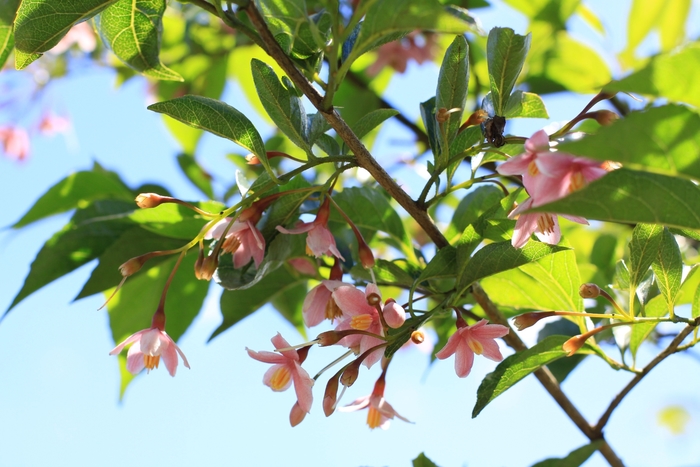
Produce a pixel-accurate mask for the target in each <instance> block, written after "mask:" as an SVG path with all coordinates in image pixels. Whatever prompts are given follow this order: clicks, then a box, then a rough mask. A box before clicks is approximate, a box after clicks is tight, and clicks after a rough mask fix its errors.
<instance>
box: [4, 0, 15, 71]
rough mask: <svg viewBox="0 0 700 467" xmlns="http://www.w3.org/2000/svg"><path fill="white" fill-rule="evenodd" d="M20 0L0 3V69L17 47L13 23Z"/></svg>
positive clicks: (8, 0) (7, 0)
mask: <svg viewBox="0 0 700 467" xmlns="http://www.w3.org/2000/svg"><path fill="white" fill-rule="evenodd" d="M19 2H20V0H6V1H4V2H2V3H1V4H0V69H1V68H2V67H3V65H4V64H5V61H7V57H9V56H10V52H12V49H13V48H14V47H15V34H14V32H13V30H12V24H13V23H14V21H15V14H16V13H17V8H18V7H19Z"/></svg>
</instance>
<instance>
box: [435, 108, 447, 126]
mask: <svg viewBox="0 0 700 467" xmlns="http://www.w3.org/2000/svg"><path fill="white" fill-rule="evenodd" d="M449 118H450V111H449V110H447V109H446V108H444V107H443V108H441V109H438V111H437V112H436V113H435V120H437V122H438V123H445V122H446V121H447V120H449Z"/></svg>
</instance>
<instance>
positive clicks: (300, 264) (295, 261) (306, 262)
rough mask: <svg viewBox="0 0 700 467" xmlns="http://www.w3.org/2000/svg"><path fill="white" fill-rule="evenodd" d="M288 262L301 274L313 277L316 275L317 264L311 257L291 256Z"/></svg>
mask: <svg viewBox="0 0 700 467" xmlns="http://www.w3.org/2000/svg"><path fill="white" fill-rule="evenodd" d="M287 262H288V263H289V264H290V266H292V267H293V268H294V269H295V270H296V271H297V272H299V273H300V274H303V275H305V276H312V277H314V276H316V273H317V271H316V265H315V264H314V263H313V261H312V260H311V258H291V259H288V260H287Z"/></svg>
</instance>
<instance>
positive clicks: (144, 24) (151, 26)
mask: <svg viewBox="0 0 700 467" xmlns="http://www.w3.org/2000/svg"><path fill="white" fill-rule="evenodd" d="M165 6H166V5H165V0H118V1H117V2H116V3H114V4H112V5H110V6H109V7H107V8H105V9H104V11H102V13H100V16H99V17H98V21H97V30H98V31H99V33H100V36H101V37H102V40H103V41H104V43H105V44H106V45H107V46H108V47H109V48H110V49H111V50H112V52H114V54H115V55H116V56H117V57H118V58H119V59H120V60H121V61H122V62H124V63H125V64H127V65H129V66H130V67H131V68H133V69H134V70H136V71H140V72H141V73H143V74H144V75H146V76H150V77H151V78H155V79H163V80H171V81H184V80H183V78H182V76H180V75H179V74H177V73H176V72H174V71H173V70H171V69H169V68H167V67H166V66H165V65H163V64H162V63H161V61H160V58H159V53H160V36H161V32H162V30H163V13H164V12H165Z"/></svg>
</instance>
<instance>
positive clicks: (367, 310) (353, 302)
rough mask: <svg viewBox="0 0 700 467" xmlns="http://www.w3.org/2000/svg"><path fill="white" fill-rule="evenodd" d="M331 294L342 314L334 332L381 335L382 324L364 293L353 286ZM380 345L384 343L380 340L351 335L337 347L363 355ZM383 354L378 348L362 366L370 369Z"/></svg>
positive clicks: (363, 335)
mask: <svg viewBox="0 0 700 467" xmlns="http://www.w3.org/2000/svg"><path fill="white" fill-rule="evenodd" d="M332 294H333V299H334V300H335V303H336V304H337V305H338V307H339V308H340V309H341V310H342V312H343V316H342V318H341V321H340V323H339V324H338V326H337V327H336V328H335V330H336V331H345V330H351V329H355V330H359V331H365V332H368V333H371V334H375V335H377V336H381V335H382V323H381V320H380V318H379V312H378V311H377V309H376V308H375V307H374V306H372V305H370V304H368V303H367V296H366V295H365V292H362V291H361V290H359V289H358V288H356V287H355V286H353V285H342V286H340V287H337V288H336V289H335V290H333V293H332ZM382 343H384V341H383V340H382V339H380V338H378V337H374V336H370V335H366V334H352V335H349V336H347V337H344V338H342V339H341V340H340V341H339V342H338V344H339V345H342V346H344V347H348V348H350V349H353V350H354V351H355V353H357V354H363V353H364V352H365V351H367V350H369V349H371V348H372V347H375V346H377V345H380V344H382ZM383 354H384V349H383V348H379V349H377V350H376V351H374V352H372V353H371V354H370V355H368V356H367V357H366V358H365V359H364V361H363V364H364V365H365V366H366V367H367V368H370V367H371V366H372V365H374V364H375V363H376V362H377V361H379V359H380V358H382V355H383Z"/></svg>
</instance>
